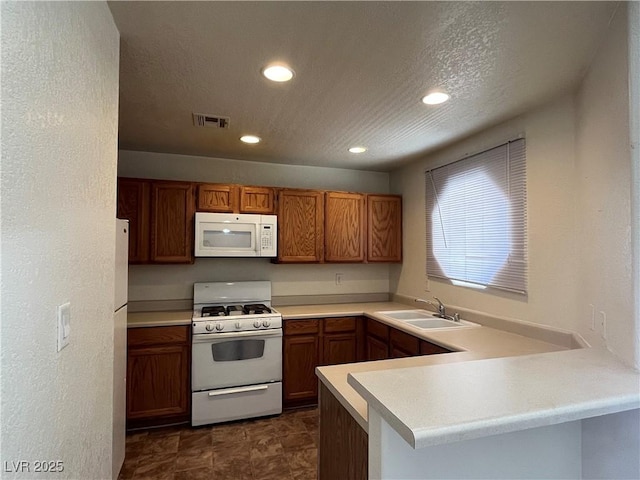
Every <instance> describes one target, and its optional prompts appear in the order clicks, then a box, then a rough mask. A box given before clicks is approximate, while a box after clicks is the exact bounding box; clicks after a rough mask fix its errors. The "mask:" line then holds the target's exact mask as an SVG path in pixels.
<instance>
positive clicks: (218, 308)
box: [202, 305, 227, 317]
mask: <svg viewBox="0 0 640 480" xmlns="http://www.w3.org/2000/svg"><path fill="white" fill-rule="evenodd" d="M226 315H227V310H226V309H225V308H224V307H223V306H222V305H215V306H213V307H202V316H203V317H224V316H226Z"/></svg>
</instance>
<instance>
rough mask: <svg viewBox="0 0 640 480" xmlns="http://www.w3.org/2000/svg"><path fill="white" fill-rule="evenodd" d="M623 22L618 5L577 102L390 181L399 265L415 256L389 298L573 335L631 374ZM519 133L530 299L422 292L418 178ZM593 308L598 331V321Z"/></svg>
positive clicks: (551, 107)
mask: <svg viewBox="0 0 640 480" xmlns="http://www.w3.org/2000/svg"><path fill="white" fill-rule="evenodd" d="M626 22H627V19H626V14H625V8H624V5H623V6H621V7H620V8H619V9H618V12H617V14H616V16H615V17H614V19H613V21H612V23H611V25H610V28H609V32H608V33H607V35H606V38H605V39H604V41H603V44H602V45H601V46H600V49H599V51H598V52H597V55H595V57H594V61H593V62H592V65H591V67H590V69H589V71H588V72H587V73H586V76H585V79H584V81H583V83H582V84H581V85H580V86H579V88H578V89H577V92H576V93H575V94H574V95H569V96H565V97H563V98H559V99H555V100H553V101H552V102H550V103H549V104H548V105H546V106H543V107H540V108H538V109H537V110H533V111H531V112H529V113H527V114H525V115H523V116H521V117H518V118H515V119H513V120H511V121H508V122H505V123H504V124H501V125H498V126H496V127H493V128H490V129H488V130H486V131H484V132H482V133H479V134H476V135H473V136H472V137H470V138H468V139H467V140H465V141H463V142H459V143H457V144H455V145H453V146H451V147H449V148H446V149H444V150H442V151H440V152H438V153H436V154H433V155H430V156H429V157H427V158H425V159H424V160H422V161H420V162H416V163H414V164H412V165H409V166H407V167H405V168H403V169H401V170H400V171H398V172H395V173H394V174H392V177H391V188H392V191H395V192H400V193H402V194H403V195H404V202H405V203H404V205H405V209H404V232H405V237H404V252H405V258H413V259H416V261H415V262H411V263H407V262H405V264H404V265H402V266H401V267H392V272H391V290H392V291H394V290H395V291H396V292H397V293H400V294H403V295H410V296H423V295H436V296H439V297H440V298H442V299H443V301H444V302H445V303H451V304H453V305H459V306H462V307H466V308H471V309H476V310H480V311H485V312H488V313H492V314H496V315H500V316H506V317H513V318H518V319H522V320H526V321H530V322H534V323H540V324H545V325H551V326H555V327H560V328H565V329H569V330H574V331H578V332H579V333H581V334H582V335H583V336H585V337H586V338H587V340H588V341H589V342H590V343H592V344H593V345H605V346H607V347H608V348H609V349H610V350H612V351H614V352H615V353H616V354H617V355H619V356H620V357H621V358H623V359H624V361H625V362H627V363H629V364H632V365H633V364H635V365H636V366H637V360H635V355H636V349H637V347H636V346H634V338H636V343H637V335H638V327H637V325H636V323H635V320H634V311H633V298H634V292H633V291H632V278H631V264H632V258H631V240H630V239H631V233H630V232H631V222H630V194H631V182H630V178H631V170H632V169H631V152H630V147H629V96H628V84H627V75H628V54H627V33H626V32H627V28H626ZM520 133H523V134H524V135H525V137H526V140H527V195H528V200H527V201H528V239H529V290H528V295H527V296H526V297H524V296H521V295H517V294H508V293H501V292H498V291H477V290H472V289H466V288H462V287H454V286H451V285H449V284H448V283H445V282H442V281H438V280H435V279H432V280H430V281H429V282H428V285H427V283H426V281H425V267H424V265H425V244H424V238H425V220H424V180H423V179H424V175H423V171H424V170H425V169H426V168H429V167H434V166H438V165H441V164H444V163H447V162H450V161H454V160H456V159H459V158H461V157H462V156H464V155H465V154H467V153H473V152H478V151H482V150H483V149H485V148H488V147H490V146H493V145H496V144H498V143H499V142H501V141H504V140H507V139H509V138H513V137H514V136H516V135H518V134H520ZM427 290H429V292H428V293H427ZM635 294H636V295H637V292H636V293H635ZM592 305H593V311H594V319H595V324H593V325H592V320H591V318H592V317H591V311H592V308H591V306H592ZM601 311H602V312H604V315H605V316H606V332H605V331H604V330H603V327H602V325H601V323H599V320H600V319H601V318H602V315H601V314H600V312H601ZM605 335H606V336H607V339H604V338H603V337H604V336H605Z"/></svg>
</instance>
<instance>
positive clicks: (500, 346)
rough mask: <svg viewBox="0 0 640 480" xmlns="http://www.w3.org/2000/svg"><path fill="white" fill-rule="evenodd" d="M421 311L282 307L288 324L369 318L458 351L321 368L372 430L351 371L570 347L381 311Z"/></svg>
mask: <svg viewBox="0 0 640 480" xmlns="http://www.w3.org/2000/svg"><path fill="white" fill-rule="evenodd" d="M415 309H416V308H415V307H413V306H409V305H406V304H403V303H394V302H376V303H358V304H337V305H305V306H290V307H278V310H279V311H280V312H281V313H282V316H283V319H284V321H285V322H286V321H295V320H296V319H304V318H326V317H336V316H367V317H369V318H373V319H375V320H378V321H379V322H382V323H385V324H387V325H389V326H391V327H394V328H397V329H399V330H403V331H405V332H407V333H410V334H411V335H414V336H416V337H418V338H422V339H424V340H427V341H429V342H431V343H434V344H437V345H440V346H442V347H445V348H447V349H449V350H453V351H454V353H447V354H439V355H424V356H417V357H408V358H397V359H389V360H378V361H374V362H360V363H350V364H345V365H331V366H325V367H318V368H316V374H317V375H318V377H319V378H320V380H321V381H322V382H323V384H324V385H325V386H326V387H327V388H328V389H329V390H330V391H331V393H333V394H334V396H335V397H336V398H337V399H338V401H339V402H340V403H341V404H342V406H344V407H345V408H346V410H347V411H348V412H349V413H350V414H351V415H352V416H353V418H354V419H355V420H356V421H357V422H358V424H359V425H360V426H361V427H362V428H363V429H364V430H365V431H367V429H368V425H367V401H366V400H365V399H364V398H363V396H362V394H361V393H359V392H357V391H356V390H355V389H354V388H353V386H352V385H350V384H349V382H348V376H349V375H350V374H356V373H360V372H385V371H395V370H397V369H405V368H414V367H425V366H429V365H442V364H448V363H457V362H467V361H472V360H481V359H486V358H497V357H511V356H516V355H527V354H532V353H545V352H556V351H562V350H567V347H566V346H563V345H559V344H553V343H549V342H544V341H540V340H536V339H533V338H529V337H526V336H523V335H518V334H515V333H510V332H506V331H503V330H498V329H495V328H489V327H485V326H477V327H469V328H466V327H457V328H453V329H443V330H437V331H434V330H424V329H420V328H418V327H415V326H413V325H410V324H408V323H406V322H403V321H401V320H393V319H391V318H389V317H386V316H384V315H381V314H380V313H378V312H384V311H394V310H415Z"/></svg>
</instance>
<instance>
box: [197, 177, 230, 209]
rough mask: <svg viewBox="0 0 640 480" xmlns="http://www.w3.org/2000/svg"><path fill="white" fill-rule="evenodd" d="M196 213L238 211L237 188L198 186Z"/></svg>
mask: <svg viewBox="0 0 640 480" xmlns="http://www.w3.org/2000/svg"><path fill="white" fill-rule="evenodd" d="M198 211H199V212H218V213H236V212H237V211H238V186H237V185H226V184H216V183H203V184H201V185H198Z"/></svg>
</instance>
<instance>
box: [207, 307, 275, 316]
mask: <svg viewBox="0 0 640 480" xmlns="http://www.w3.org/2000/svg"><path fill="white" fill-rule="evenodd" d="M271 312H272V309H271V308H269V307H267V306H266V305H265V304H264V303H248V304H246V305H226V306H225V305H207V306H204V307H202V308H201V309H200V317H203V318H204V317H235V316H241V315H263V314H267V313H271Z"/></svg>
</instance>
